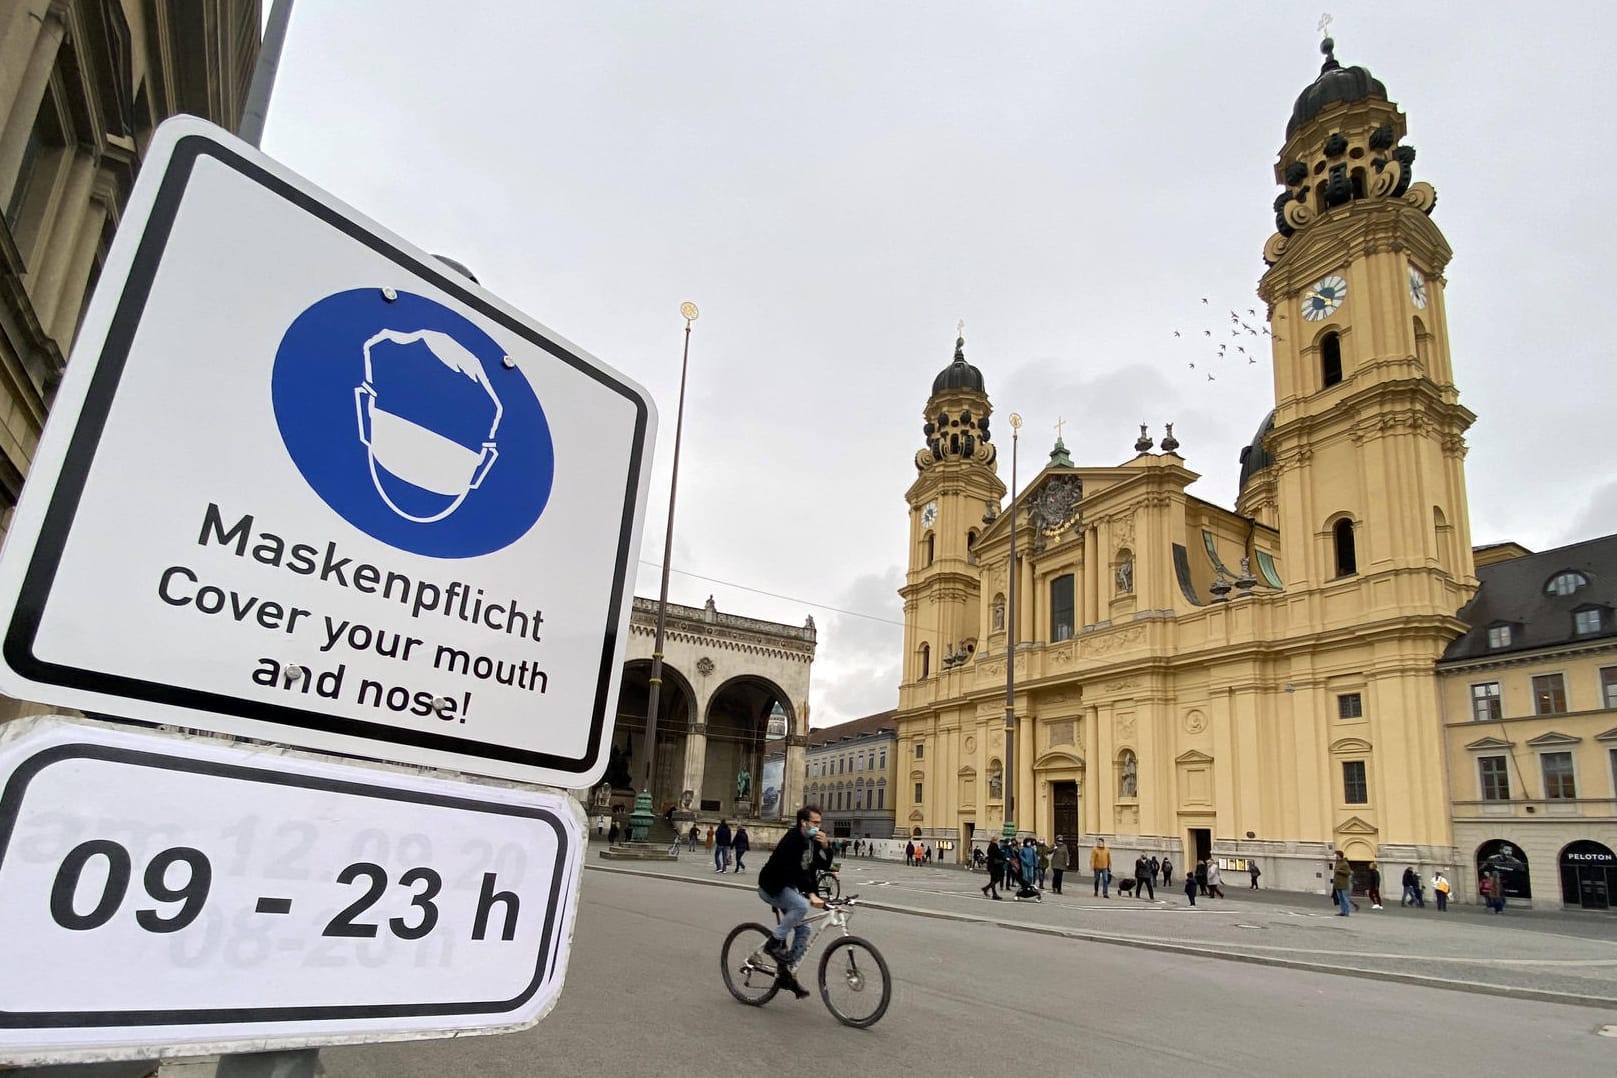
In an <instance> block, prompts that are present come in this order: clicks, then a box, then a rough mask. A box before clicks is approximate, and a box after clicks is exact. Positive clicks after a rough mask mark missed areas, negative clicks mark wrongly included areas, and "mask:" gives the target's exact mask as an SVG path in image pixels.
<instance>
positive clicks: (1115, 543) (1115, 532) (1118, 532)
mask: <svg viewBox="0 0 1617 1078" xmlns="http://www.w3.org/2000/svg"><path fill="white" fill-rule="evenodd" d="M1111 524H1112V552H1113V553H1114V554H1115V553H1116V552H1117V551H1119V550H1122V549H1123V548H1124V547H1127V548H1129V549H1130V550H1132V549H1133V548H1134V514H1133V513H1124V514H1122V515H1120V516H1116V517H1113V518H1112V521H1111Z"/></svg>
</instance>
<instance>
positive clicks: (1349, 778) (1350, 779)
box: [1342, 760, 1370, 805]
mask: <svg viewBox="0 0 1617 1078" xmlns="http://www.w3.org/2000/svg"><path fill="white" fill-rule="evenodd" d="M1342 802H1343V804H1347V805H1367V804H1369V803H1370V786H1369V783H1368V782H1366V781H1365V776H1364V761H1363V760H1344V761H1343V762H1342Z"/></svg>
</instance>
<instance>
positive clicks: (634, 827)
mask: <svg viewBox="0 0 1617 1078" xmlns="http://www.w3.org/2000/svg"><path fill="white" fill-rule="evenodd" d="M679 313H680V314H681V315H683V316H684V318H685V351H684V353H683V354H682V355H681V356H680V359H679V410H678V411H677V412H675V413H674V414H675V419H674V469H673V474H672V476H671V477H670V478H669V480H668V531H667V534H666V536H665V537H664V539H663V580H662V590H661V591H659V592H658V594H657V635H656V637H655V638H654V640H653V643H652V645H651V684H650V687H649V689H648V691H647V693H646V739H645V742H644V743H643V744H642V746H641V750H640V767H641V772H642V777H641V782H640V792H639V793H638V794H636V795H635V799H634V811H633V812H632V813H630V814H629V836H630V839H631V840H632V841H634V842H644V841H646V838H647V836H648V835H650V833H651V825H652V824H653V823H654V822H655V821H656V819H657V817H656V814H655V813H653V811H652V808H651V783H652V779H653V777H654V775H655V773H656V763H657V760H656V756H657V705H658V703H659V702H660V698H661V696H662V687H663V633H664V632H665V630H666V629H667V626H668V570H669V564H670V563H671V562H672V561H673V558H674V499H675V497H676V496H677V495H678V494H679V443H680V438H681V436H682V435H683V434H684V431H685V372H686V370H687V368H688V367H689V365H690V359H691V323H692V322H694V321H696V319H697V317H698V315H700V314H701V312H700V311H698V310H697V309H696V304H694V303H692V302H690V301H689V300H686V301H685V302H684V303H681V304H680V305H679Z"/></svg>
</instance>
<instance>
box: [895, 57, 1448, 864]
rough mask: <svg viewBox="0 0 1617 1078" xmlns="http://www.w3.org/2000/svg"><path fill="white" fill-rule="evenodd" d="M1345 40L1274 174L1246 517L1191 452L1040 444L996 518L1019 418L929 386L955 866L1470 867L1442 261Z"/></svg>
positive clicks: (938, 679)
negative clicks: (1031, 842) (1454, 784)
mask: <svg viewBox="0 0 1617 1078" xmlns="http://www.w3.org/2000/svg"><path fill="white" fill-rule="evenodd" d="M1329 45H1330V43H1329V42H1327V57H1326V61H1325V64H1324V66H1323V68H1322V70H1321V73H1320V75H1319V78H1318V79H1317V80H1316V81H1315V82H1313V83H1312V84H1310V85H1309V86H1308V87H1306V88H1305V89H1304V90H1303V93H1302V95H1301V96H1300V97H1299V98H1298V100H1297V103H1296V106H1295V108H1294V110H1293V114H1292V117H1291V121H1290V123H1289V124H1288V127H1287V135H1286V140H1285V143H1284V145H1283V146H1282V148H1281V150H1280V155H1279V158H1278V161H1277V164H1276V166H1275V176H1276V180H1277V182H1278V183H1279V184H1281V185H1282V187H1283V192H1282V193H1281V194H1280V195H1279V196H1278V197H1277V199H1276V202H1275V223H1276V231H1275V233H1274V235H1273V236H1271V237H1270V239H1269V241H1268V243H1267V244H1266V246H1265V248H1264V256H1265V260H1266V262H1267V263H1268V265H1269V268H1268V270H1267V272H1266V273H1265V274H1264V275H1263V278H1262V280H1261V282H1260V283H1259V288H1258V293H1259V296H1260V297H1261V298H1262V301H1263V303H1264V304H1265V305H1266V309H1265V310H1259V311H1258V312H1257V315H1256V317H1255V318H1254V319H1253V322H1254V323H1255V324H1254V325H1253V326H1251V327H1248V328H1249V330H1251V331H1253V332H1254V334H1255V335H1256V336H1257V339H1258V340H1260V341H1265V342H1267V343H1268V344H1269V346H1270V351H1271V358H1272V365H1273V374H1274V400H1273V411H1272V412H1271V413H1270V415H1269V416H1267V417H1265V418H1264V419H1263V421H1262V423H1261V424H1260V427H1259V429H1258V432H1257V435H1256V436H1255V437H1254V439H1253V443H1252V445H1251V446H1250V447H1249V448H1248V449H1247V450H1246V451H1245V452H1244V453H1243V454H1242V461H1241V469H1242V485H1241V491H1240V495H1239V499H1238V502H1237V505H1236V507H1235V509H1234V510H1231V509H1228V508H1224V507H1221V506H1217V505H1213V504H1210V503H1208V502H1206V501H1203V500H1201V499H1199V498H1197V497H1195V496H1193V495H1191V494H1189V493H1187V490H1186V488H1187V487H1188V486H1189V485H1190V484H1191V483H1192V482H1193V481H1194V480H1195V479H1196V478H1197V474H1196V473H1195V472H1193V471H1192V470H1191V469H1190V468H1189V467H1187V465H1186V462H1185V461H1184V460H1183V459H1182V458H1181V457H1180V456H1179V454H1178V453H1177V449H1178V443H1177V441H1176V440H1175V439H1174V438H1173V436H1172V431H1171V428H1170V429H1169V430H1168V431H1167V432H1165V434H1164V436H1163V438H1162V440H1161V442H1160V443H1157V442H1156V441H1155V439H1154V438H1153V437H1152V436H1151V435H1150V433H1148V432H1147V431H1145V430H1143V429H1142V431H1141V436H1140V440H1139V441H1138V442H1136V444H1135V451H1136V452H1135V456H1134V457H1133V458H1132V459H1130V460H1127V461H1126V462H1124V463H1122V464H1119V465H1117V466H1115V467H1083V466H1078V465H1075V464H1074V463H1073V462H1072V461H1071V460H1070V459H1069V458H1068V456H1067V453H1066V450H1065V448H1064V447H1063V446H1062V444H1061V443H1060V440H1059V439H1058V440H1057V444H1056V447H1055V450H1054V451H1053V452H1051V453H1050V456H1049V459H1048V461H1044V460H1042V459H1040V458H1042V457H1043V447H1042V446H1032V445H1030V446H1026V447H1021V449H1024V450H1028V452H1026V453H1023V454H1021V457H1022V463H1023V465H1024V474H1023V475H1022V476H1021V477H1020V478H1021V483H1020V489H1019V490H1018V491H1017V496H1016V499H1015V503H1014V506H1012V507H1010V508H1006V507H1005V505H1004V502H1005V496H1006V493H1007V489H1006V484H1005V482H1004V478H1005V476H1006V475H1007V474H1008V473H1009V471H1010V467H1009V466H1010V461H1011V453H1010V452H1009V450H1010V446H1008V445H1007V444H1006V442H1007V440H1008V439H1007V436H1008V435H1010V434H1011V430H1010V423H1008V422H1006V421H1005V417H1001V416H995V414H994V411H993V407H992V403H991V401H990V399H989V397H988V394H987V392H986V389H985V385H984V380H983V377H982V374H981V373H980V372H979V371H978V370H977V369H976V368H975V367H973V366H972V365H971V364H970V363H969V362H967V360H966V357H965V349H964V342H963V341H957V343H956V351H955V356H954V362H953V363H951V364H950V365H949V366H948V367H946V368H945V369H944V370H943V371H942V372H941V373H939V375H938V376H937V379H936V381H935V382H934V384H933V388H932V394H931V396H930V397H929V399H928V401H927V403H926V407H925V412H924V416H923V438H924V447H923V448H922V449H921V451H920V452H919V453H918V454H917V458H916V465H917V477H916V479H915V482H914V483H913V485H912V486H911V487H910V489H909V490H908V492H907V494H906V500H907V503H908V506H909V513H910V551H909V558H908V564H909V571H908V575H907V578H906V582H905V585H904V587H903V588H902V589H901V594H902V596H903V599H904V611H905V613H904V622H905V630H904V635H905V663H904V674H903V682H902V685H901V687H900V699H899V708H898V711H897V714H896V717H895V718H896V722H897V724H898V746H897V755H898V768H897V770H898V781H897V782H896V786H897V789H898V795H899V796H898V798H897V802H896V805H895V808H896V813H897V823H898V826H899V827H900V828H901V829H905V828H907V829H909V830H910V831H912V832H913V831H918V832H919V833H922V834H931V835H938V836H948V835H954V836H958V837H959V838H960V839H962V842H961V843H960V846H961V848H962V850H966V849H969V848H970V846H971V844H972V843H971V840H972V838H973V837H975V839H976V840H977V841H978V842H980V841H981V840H982V839H983V838H985V837H987V836H988V835H997V834H998V833H1000V831H1001V828H1002V825H1003V824H1004V823H1005V821H1006V820H1007V819H1009V820H1011V821H1013V823H1014V826H1015V827H1016V829H1017V830H1019V831H1021V832H1024V833H1033V834H1037V835H1039V836H1041V837H1044V838H1046V839H1049V838H1053V837H1055V836H1061V837H1062V838H1063V839H1065V840H1067V841H1069V842H1074V843H1075V844H1076V845H1077V846H1078V847H1080V851H1079V852H1080V857H1081V858H1082V856H1083V854H1084V853H1086V852H1087V850H1088V848H1089V847H1091V846H1093V844H1094V843H1095V841H1096V840H1097V839H1105V840H1106V843H1107V845H1108V846H1113V847H1117V848H1119V849H1120V850H1122V851H1124V852H1126V854H1127V856H1128V858H1129V859H1130V860H1132V858H1133V857H1134V856H1135V855H1136V854H1137V853H1141V852H1143V853H1145V854H1146V855H1148V856H1149V855H1153V854H1155V855H1157V856H1164V855H1166V856H1168V857H1170V858H1171V859H1172V860H1173V861H1174V863H1175V864H1176V865H1184V864H1185V863H1186V862H1187V861H1189V862H1192V863H1193V862H1194V861H1195V860H1198V859H1205V858H1208V857H1217V858H1224V859H1226V863H1230V862H1235V863H1237V864H1239V863H1242V862H1244V861H1246V860H1247V859H1252V858H1255V859H1256V860H1257V861H1258V862H1259V864H1260V865H1261V866H1262V870H1263V873H1264V882H1265V884H1267V885H1269V886H1275V887H1281V888H1294V889H1317V888H1322V887H1323V886H1324V883H1323V873H1324V871H1325V868H1324V866H1325V864H1326V862H1327V861H1328V860H1329V859H1330V857H1331V854H1332V851H1334V850H1343V851H1345V852H1346V854H1347V855H1348V857H1349V858H1350V859H1351V860H1353V861H1355V862H1358V863H1361V864H1363V863H1368V862H1370V861H1372V860H1376V861H1380V862H1384V863H1386V864H1388V865H1396V866H1397V869H1396V871H1394V872H1392V877H1393V879H1396V876H1397V873H1398V872H1401V870H1402V867H1403V866H1405V865H1412V866H1415V867H1416V868H1417V870H1418V871H1421V872H1422V873H1423V875H1425V876H1427V877H1428V878H1429V877H1430V873H1431V871H1432V870H1433V869H1434V868H1439V867H1441V868H1443V869H1444V870H1445V871H1448V872H1450V873H1453V872H1454V871H1455V869H1456V868H1457V867H1458V866H1461V865H1464V864H1466V863H1467V862H1468V860H1469V858H1468V856H1466V855H1464V854H1462V853H1461V852H1460V851H1458V850H1457V848H1456V845H1455V834H1454V825H1453V822H1452V817H1453V806H1452V805H1451V799H1450V796H1449V792H1448V783H1447V782H1446V781H1445V777H1444V776H1445V774H1446V769H1447V766H1448V763H1447V759H1446V754H1447V753H1448V751H1449V750H1448V746H1447V743H1446V740H1445V730H1444V726H1443V721H1442V718H1441V716H1442V715H1443V700H1442V697H1443V694H1444V692H1445V691H1446V686H1445V684H1444V683H1443V682H1442V681H1441V680H1440V674H1439V669H1438V665H1437V664H1438V661H1439V659H1440V658H1442V656H1443V655H1444V653H1445V650H1446V649H1447V648H1448V647H1449V645H1450V643H1451V642H1452V641H1454V640H1455V639H1456V638H1458V637H1459V636H1461V635H1462V634H1463V633H1464V632H1465V631H1466V628H1467V626H1466V625H1465V623H1464V622H1462V621H1461V620H1459V618H1458V617H1457V616H1456V615H1457V612H1458V611H1459V610H1460V609H1461V608H1462V607H1464V606H1465V605H1466V603H1467V602H1468V601H1469V600H1470V598H1471V596H1472V595H1473V593H1474V592H1475V590H1476V588H1477V577H1476V571H1475V567H1474V564H1473V556H1472V545H1471V536H1470V534H1469V528H1470V525H1469V513H1468V508H1467V504H1466V488H1465V471H1464V458H1465V441H1464V434H1465V431H1466V429H1467V427H1468V426H1469V425H1470V423H1471V422H1472V420H1473V418H1474V417H1473V416H1472V414H1471V413H1470V412H1468V411H1467V410H1466V409H1465V408H1464V407H1463V406H1462V405H1461V404H1460V403H1459V390H1458V388H1457V387H1456V384H1455V378H1454V369H1453V366H1452V364H1451V362H1450V357H1449V341H1448V332H1447V323H1446V317H1445V311H1444V298H1443V291H1444V277H1443V273H1444V268H1445V266H1446V264H1447V263H1448V261H1449V258H1450V254H1451V252H1450V249H1449V246H1448V244H1447V243H1446V241H1445V240H1444V238H1443V235H1442V233H1441V232H1440V231H1439V229H1438V227H1437V225H1436V224H1435V223H1434V222H1433V220H1432V217H1431V214H1432V211H1433V208H1434V205H1435V202H1436V195H1435V192H1434V191H1433V189H1432V188H1431V187H1430V186H1429V185H1427V184H1425V183H1423V182H1419V181H1416V180H1415V179H1414V176H1413V164H1414V156H1415V155H1414V151H1413V149H1411V148H1410V147H1409V146H1408V144H1407V143H1406V142H1405V141H1404V136H1405V131H1406V126H1405V118H1404V116H1403V114H1402V113H1401V112H1400V111H1399V110H1398V108H1397V106H1396V105H1394V104H1393V103H1392V102H1390V101H1389V100H1388V98H1387V94H1386V91H1385V89H1384V88H1383V87H1382V85H1381V83H1379V82H1378V81H1376V80H1375V79H1374V78H1373V77H1372V76H1371V75H1370V73H1369V72H1368V71H1366V70H1364V69H1363V68H1357V67H1343V66H1341V65H1340V64H1338V63H1337V61H1336V60H1335V57H1334V55H1331V53H1330V51H1329ZM1260 326H1261V333H1256V330H1257V329H1258V328H1259V327H1260ZM1248 340H1251V338H1248ZM1030 463H1031V464H1032V467H1026V465H1027V464H1030ZM1031 472H1036V474H1034V475H1032V476H1031V477H1030V476H1029V475H1028V474H1027V473H1031ZM1013 530H1014V542H1013ZM1013 568H1014V572H1013ZM1007 662H1011V663H1013V664H1014V669H1013V671H1012V675H1013V676H1012V678H1011V679H1010V680H1011V681H1012V682H1013V685H1014V706H1013V708H1012V711H1013V714H1014V720H1015V721H1014V737H1013V740H1012V743H1011V744H1009V745H1007V735H1006V730H1007V721H1006V715H1007V700H1006V696H1007V670H1006V664H1007ZM1080 863H1082V864H1086V865H1087V863H1088V862H1087V859H1083V860H1081V861H1080ZM1394 890H1396V888H1394Z"/></svg>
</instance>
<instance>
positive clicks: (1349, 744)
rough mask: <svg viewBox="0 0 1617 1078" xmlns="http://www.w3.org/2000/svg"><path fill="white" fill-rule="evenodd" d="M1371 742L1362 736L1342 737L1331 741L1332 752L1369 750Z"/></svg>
mask: <svg viewBox="0 0 1617 1078" xmlns="http://www.w3.org/2000/svg"><path fill="white" fill-rule="evenodd" d="M1370 748H1371V745H1370V742H1368V741H1366V740H1365V739H1364V738H1362V737H1341V738H1337V739H1336V740H1335V741H1333V742H1331V751H1332V752H1369V751H1370Z"/></svg>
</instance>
